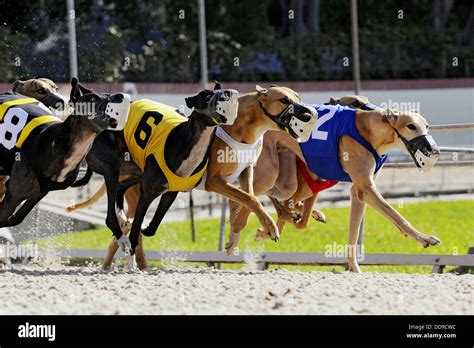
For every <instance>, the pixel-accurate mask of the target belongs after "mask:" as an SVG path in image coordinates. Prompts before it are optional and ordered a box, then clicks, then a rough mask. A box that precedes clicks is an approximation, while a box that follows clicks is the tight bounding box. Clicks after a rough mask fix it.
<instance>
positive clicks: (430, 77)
mask: <svg viewBox="0 0 474 348" xmlns="http://www.w3.org/2000/svg"><path fill="white" fill-rule="evenodd" d="M69 2H70V4H71V3H72V4H73V8H74V11H72V12H71V11H70V8H68V1H57V0H40V1H25V0H16V1H5V0H0V8H1V11H0V61H1V62H2V63H1V64H0V88H1V90H2V91H7V90H9V89H11V83H12V82H13V81H14V80H16V79H28V78H34V77H48V78H50V79H52V80H54V81H55V82H57V83H58V85H60V89H61V92H62V93H63V94H64V95H65V96H67V95H68V93H69V85H68V81H69V80H70V77H71V76H72V75H75V72H74V67H73V65H76V66H77V74H78V76H79V78H80V80H82V82H87V83H88V85H89V86H92V87H93V88H95V89H97V90H99V91H104V92H106V91H126V92H127V93H130V94H131V95H132V98H133V99H138V98H150V99H154V100H157V101H160V102H163V103H167V104H170V105H174V106H176V107H178V106H180V105H182V104H183V102H184V97H186V96H189V95H192V94H194V93H196V92H197V91H198V90H200V89H202V87H203V85H204V86H207V85H208V84H207V81H209V82H212V81H213V80H219V81H221V82H223V86H224V87H226V88H236V89H238V90H239V91H240V92H250V91H252V90H254V89H255V84H256V83H258V84H261V85H262V86H267V85H269V84H270V83H277V84H279V85H285V86H288V87H291V88H293V89H294V90H296V91H298V92H300V94H301V95H302V98H303V101H304V102H307V103H323V102H326V101H328V100H329V98H330V97H333V96H336V97H338V96H342V95H344V94H354V93H355V92H358V93H359V94H362V95H365V96H367V97H369V99H370V100H371V101H372V102H373V103H374V104H378V105H380V106H382V107H391V108H395V109H402V110H403V109H405V110H413V109H416V110H419V111H420V113H421V114H422V115H424V116H425V117H426V118H427V119H428V121H429V123H430V124H433V125H436V124H447V123H474V35H473V34H474V2H473V1H472V0H417V1H411V0H393V1H385V0H358V1H357V8H356V9H355V11H351V2H350V1H349V0H260V1H250V0H241V1H222V0H220V1H217V0H205V1H202V4H203V5H204V6H205V8H204V11H200V10H199V4H200V2H199V1H198V0H193V1H180V0H161V1H151V0H134V1H106V0H89V1H86V0H76V1H69ZM70 6H71V5H70ZM354 12H355V13H356V14H357V15H358V20H357V21H356V23H357V24H358V28H356V29H355V30H354V27H353V26H351V16H353V15H354ZM203 14H205V20H204V18H203V17H204V16H203ZM200 15H201V16H200ZM71 23H72V25H73V26H74V29H75V33H76V42H75V43H74V42H73V41H72V39H71V28H70V27H68V24H71ZM200 23H201V24H202V25H203V28H204V31H203V32H201V33H202V35H201V36H200V31H199V24H200ZM352 24H353V23H352ZM354 33H355V35H356V39H358V56H359V57H358V59H357V56H355V55H354V48H353V43H354V40H355V39H354ZM203 36H204V38H205V40H206V43H205V45H204V46H201V47H200V42H201V44H202V43H203V41H202V40H203ZM200 40H201V41H200ZM71 44H72V45H73V50H71V46H70V45H71ZM74 50H75V51H76V52H77V64H76V63H74V64H73V63H71V62H72V61H73V60H74V59H73V56H76V55H74ZM357 62H358V63H359V69H357V67H356V63H357ZM356 70H357V73H356ZM357 75H360V80H361V81H360V84H359V86H357V83H356V81H355V79H359V76H357ZM209 85H211V84H209ZM433 135H434V137H435V139H436V140H437V142H438V143H439V144H440V145H442V146H456V147H469V148H472V147H473V144H474V133H473V132H472V130H463V131H444V132H437V133H433ZM471 155H472V153H471V154H470V153H464V152H459V153H453V152H446V153H444V154H443V160H447V161H458V160H460V161H462V160H469V159H471V158H472V156H471ZM391 158H392V161H394V160H395V161H399V160H402V161H409V160H410V159H409V158H408V157H407V156H404V155H402V154H401V153H397V152H395V153H394V154H392V156H391ZM473 168H474V167H473V166H470V167H436V168H435V169H434V170H433V171H432V172H431V173H430V175H422V174H421V173H419V172H418V171H417V170H416V168H415V166H414V165H413V166H412V167H411V168H407V169H389V168H387V169H385V170H384V171H383V173H382V174H381V176H380V178H379V180H378V186H379V187H380V191H381V192H382V194H384V195H385V196H386V197H392V198H393V199H395V200H396V201H397V200H398V201H399V200H400V199H405V198H406V197H415V198H416V197H422V196H424V197H431V198H436V199H439V198H442V199H445V198H447V199H454V198H453V197H454V196H453V195H454V194H456V195H459V194H461V195H463V196H462V197H461V198H462V199H470V200H471V199H472V196H471V195H470V194H471V193H472V190H473V188H474V170H473ZM101 183H102V179H101V178H99V177H94V180H93V181H92V183H91V184H90V185H88V186H87V187H86V188H83V189H79V190H77V189H69V190H67V191H61V192H55V193H51V194H50V195H48V197H47V198H46V199H45V200H44V201H43V203H42V209H44V210H45V211H48V213H51V214H57V216H62V215H64V207H65V206H66V205H67V204H68V203H69V202H72V201H74V200H81V199H83V198H85V197H88V196H90V195H91V194H92V193H94V192H95V190H96V189H97V188H98V187H99V186H100V184H101ZM348 189H349V185H343V184H341V185H337V186H336V187H334V188H333V189H331V190H328V191H325V192H324V193H322V194H321V195H320V198H319V200H320V201H321V203H320V204H321V205H322V206H324V202H326V204H328V205H333V204H336V203H335V202H342V204H346V205H347V204H348V203H347V199H348ZM194 192H195V210H194V212H195V214H196V215H197V217H198V218H199V217H208V216H214V217H216V216H219V215H220V205H221V202H222V200H221V198H219V197H217V196H215V195H213V194H208V193H205V192H198V191H194ZM179 197H180V198H179V199H178V200H177V201H176V204H175V205H174V206H173V210H172V211H171V212H170V214H168V215H167V219H168V220H176V219H186V218H188V217H189V216H190V210H189V195H188V194H180V196H179ZM449 197H451V198H449ZM104 212H105V200H103V201H102V202H101V203H100V204H99V205H97V206H95V207H94V208H93V209H91V210H90V211H89V213H87V214H85V213H84V215H81V216H79V215H74V217H75V218H76V219H77V221H86V222H87V223H88V224H89V225H88V226H89V227H90V223H102V224H103V217H104ZM86 215H87V216H86ZM41 216H43V215H41ZM41 216H37V215H32V216H30V220H31V221H30V222H29V223H28V224H27V225H25V226H31V224H36V225H38V219H40V218H41ZM54 216H56V215H54ZM44 220H45V221H46V220H47V221H51V217H47V218H44ZM58 221H59V220H58ZM67 221H69V220H67ZM41 224H43V225H44V224H45V223H41ZM64 224H67V222H65V223H64ZM64 224H63V223H54V224H51V223H50V224H49V225H48V226H49V227H48V231H49V232H48V233H50V232H51V231H52V232H55V231H56V232H58V233H59V232H61V231H64V228H65V227H64ZM75 226H76V227H70V229H73V230H75V229H79V228H83V226H82V225H80V224H79V225H75ZM78 226H82V227H78ZM68 228H69V227H68ZM216 228H217V227H216ZM17 229H19V230H21V226H20V227H18V228H17ZM30 230H31V228H29V227H25V228H23V231H24V232H25V233H30ZM52 232H51V233H52ZM471 233H472V231H471ZM17 235H18V236H20V235H21V234H20V232H18V233H17ZM25 236H26V235H25ZM19 238H20V239H21V237H19ZM25 238H26V237H25Z"/></svg>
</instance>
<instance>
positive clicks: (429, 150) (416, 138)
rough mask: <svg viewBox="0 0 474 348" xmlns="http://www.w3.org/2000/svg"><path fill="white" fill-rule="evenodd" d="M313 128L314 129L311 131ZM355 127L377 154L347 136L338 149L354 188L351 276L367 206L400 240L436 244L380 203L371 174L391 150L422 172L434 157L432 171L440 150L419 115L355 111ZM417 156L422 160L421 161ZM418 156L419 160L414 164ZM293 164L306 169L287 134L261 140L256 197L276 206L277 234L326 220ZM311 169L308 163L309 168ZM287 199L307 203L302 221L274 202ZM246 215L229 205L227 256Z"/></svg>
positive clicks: (346, 100) (298, 149)
mask: <svg viewBox="0 0 474 348" xmlns="http://www.w3.org/2000/svg"><path fill="white" fill-rule="evenodd" d="M338 102H342V103H345V104H346V105H351V104H352V105H354V106H356V107H360V106H361V105H362V106H364V105H366V104H368V100H366V98H365V99H363V100H362V101H361V102H360V101H355V102H354V98H353V97H349V98H341V99H340V100H338ZM331 103H333V104H335V103H336V101H335V100H332V101H331ZM317 127H318V125H316V127H315V129H316V128H317ZM355 127H356V129H357V131H358V132H359V133H360V135H361V136H362V137H363V138H364V139H366V141H367V142H368V143H369V144H370V146H371V147H372V148H373V149H374V150H375V151H376V154H374V153H371V152H370V151H369V150H368V149H367V147H364V146H363V145H361V143H360V142H358V141H357V140H355V139H354V138H353V137H351V136H348V135H342V136H341V137H340V138H339V141H338V145H337V146H338V155H337V156H338V158H339V163H340V166H341V168H342V170H343V171H344V172H345V173H347V174H348V175H349V177H350V180H351V181H352V183H353V186H352V189H351V202H352V205H351V214H350V225H349V243H348V255H347V260H348V264H349V270H350V271H353V272H360V267H359V265H358V262H357V259H356V253H355V249H356V245H357V240H358V238H359V229H360V224H361V220H362V217H363V215H364V212H365V209H366V204H367V203H368V204H369V205H370V206H372V207H373V208H374V209H376V210H377V211H378V212H379V213H381V214H382V215H383V216H384V217H385V218H387V219H388V220H389V221H390V222H392V223H393V224H394V225H395V226H396V227H397V228H398V229H399V230H400V232H401V233H402V234H403V235H405V236H410V237H412V238H413V239H415V240H416V241H418V242H420V243H421V244H422V245H423V246H424V247H428V246H430V245H437V244H439V243H440V240H439V239H438V238H437V237H435V236H429V235H426V234H423V233H421V232H419V231H417V230H416V229H415V228H414V227H412V226H411V224H410V223H409V222H408V221H407V220H405V219H404V218H403V216H401V215H400V214H399V213H398V212H397V211H396V210H395V209H394V208H392V207H391V206H390V204H388V203H387V202H386V201H385V200H384V198H383V197H382V196H381V195H380V193H379V192H378V190H377V188H376V186H375V179H376V174H374V172H375V171H376V161H375V159H374V156H375V155H379V156H380V155H382V154H385V153H387V152H388V151H390V150H392V149H394V148H399V149H401V150H402V151H404V152H410V154H411V155H412V156H413V158H414V160H415V163H416V164H417V166H418V165H419V166H424V165H426V166H427V167H425V169H426V170H429V169H430V167H428V163H424V164H423V165H422V164H419V163H418V160H419V159H420V158H425V159H428V157H430V156H432V158H433V159H434V161H433V160H431V161H429V160H426V162H431V164H430V165H431V166H432V165H433V164H434V162H435V161H436V159H437V157H438V156H439V149H438V147H437V145H436V144H435V143H434V142H432V141H431V140H430V141H429V142H428V141H426V138H427V137H428V135H427V134H428V124H427V122H426V120H425V119H424V118H423V117H422V116H421V115H420V114H419V113H418V112H414V111H412V112H398V111H394V110H382V109H375V110H361V109H358V110H357V111H356V114H355ZM313 132H314V131H313ZM415 150H419V152H417V153H416V155H414V154H413V152H414V151H415ZM421 153H424V154H425V155H426V156H425V155H423V156H422V157H419V156H420V154H421ZM416 156H418V157H417V158H415V157H416ZM297 158H299V159H300V160H301V161H303V163H305V162H304V161H305V156H304V154H303V153H302V150H301V146H300V144H298V143H297V142H296V141H295V140H294V139H292V138H291V137H289V136H287V135H286V134H282V133H277V132H270V133H268V135H267V136H266V137H265V145H264V149H263V151H262V154H261V156H260V159H259V161H258V162H257V165H256V167H255V180H254V190H255V193H256V194H267V195H269V196H271V197H272V202H273V203H275V204H276V208H277V212H278V213H279V222H278V225H279V227H280V228H283V224H284V222H285V221H286V220H289V221H290V222H293V223H295V222H296V226H297V227H298V228H304V227H306V225H307V223H308V220H309V218H310V217H311V216H313V217H314V218H315V219H316V220H320V221H321V220H325V218H324V216H321V214H320V213H318V211H313V210H312V207H313V204H314V202H315V201H316V199H317V193H315V192H313V191H312V189H311V188H310V186H309V184H308V180H306V179H305V178H303V173H302V170H301V169H300V168H299V167H298V165H297ZM336 161H337V160H336ZM312 164H313V163H308V165H312ZM279 168H285V170H279ZM303 170H305V171H307V172H309V175H310V176H311V178H312V180H313V181H321V179H320V178H318V176H317V175H316V174H315V173H313V172H312V171H310V170H309V169H308V167H306V166H304V169H303ZM276 173H278V174H276ZM288 199H291V200H292V201H293V202H300V201H305V203H304V207H303V212H302V216H301V215H297V216H296V217H295V216H294V214H292V213H293V211H288V209H287V207H288V206H290V204H289V202H288V201H286V202H285V203H284V204H283V205H282V204H280V203H279V202H278V200H288ZM248 215H249V211H248V209H246V207H243V206H239V205H236V204H235V202H231V224H232V227H231V228H232V232H233V233H232V234H231V237H230V242H229V243H228V244H227V247H228V249H227V250H228V252H231V251H232V249H233V248H235V247H236V243H235V240H238V236H235V235H234V234H239V233H240V231H241V230H242V229H243V228H244V227H245V225H246V224H247V219H248ZM295 220H296V221H295ZM269 237H270V236H269V235H268V234H267V233H265V232H264V231H258V232H257V238H258V239H264V238H269Z"/></svg>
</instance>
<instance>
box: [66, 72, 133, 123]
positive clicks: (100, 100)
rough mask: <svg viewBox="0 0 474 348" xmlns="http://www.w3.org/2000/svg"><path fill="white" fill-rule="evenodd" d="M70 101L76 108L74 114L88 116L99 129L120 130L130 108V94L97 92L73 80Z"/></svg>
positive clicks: (75, 79)
mask: <svg viewBox="0 0 474 348" xmlns="http://www.w3.org/2000/svg"><path fill="white" fill-rule="evenodd" d="M71 87H72V88H71V94H70V101H69V102H70V103H71V104H72V107H73V108H74V113H73V115H72V116H86V117H87V118H88V119H89V120H91V122H92V123H93V124H94V125H95V127H96V128H98V130H104V129H107V128H109V129H115V130H119V129H121V127H122V126H123V124H124V123H125V122H124V120H126V119H127V116H128V112H129V110H130V96H129V95H128V94H125V93H115V94H108V93H97V92H95V91H93V90H90V89H88V88H86V87H84V86H83V85H81V84H80V83H79V81H78V80H77V78H73V79H72V80H71Z"/></svg>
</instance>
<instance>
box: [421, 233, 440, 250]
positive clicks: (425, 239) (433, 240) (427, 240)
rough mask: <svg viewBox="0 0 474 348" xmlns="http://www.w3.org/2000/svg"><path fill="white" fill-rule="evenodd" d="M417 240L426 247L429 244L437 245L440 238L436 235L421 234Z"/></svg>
mask: <svg viewBox="0 0 474 348" xmlns="http://www.w3.org/2000/svg"><path fill="white" fill-rule="evenodd" d="M418 240H419V242H420V243H421V244H422V245H423V246H424V247H425V248H428V247H429V246H430V245H438V244H440V243H441V240H440V239H439V238H438V237H436V236H428V235H422V236H420V238H419V239H418Z"/></svg>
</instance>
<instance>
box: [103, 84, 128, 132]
mask: <svg viewBox="0 0 474 348" xmlns="http://www.w3.org/2000/svg"><path fill="white" fill-rule="evenodd" d="M120 96H122V98H120ZM117 99H122V100H121V101H118V100H117ZM130 101H131V98H130V95H128V94H126V93H119V94H115V95H114V101H110V102H108V103H107V106H106V108H105V114H106V115H107V116H108V117H109V118H110V127H109V129H112V130H122V129H123V128H124V127H125V123H126V122H127V119H128V113H129V111H130Z"/></svg>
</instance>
